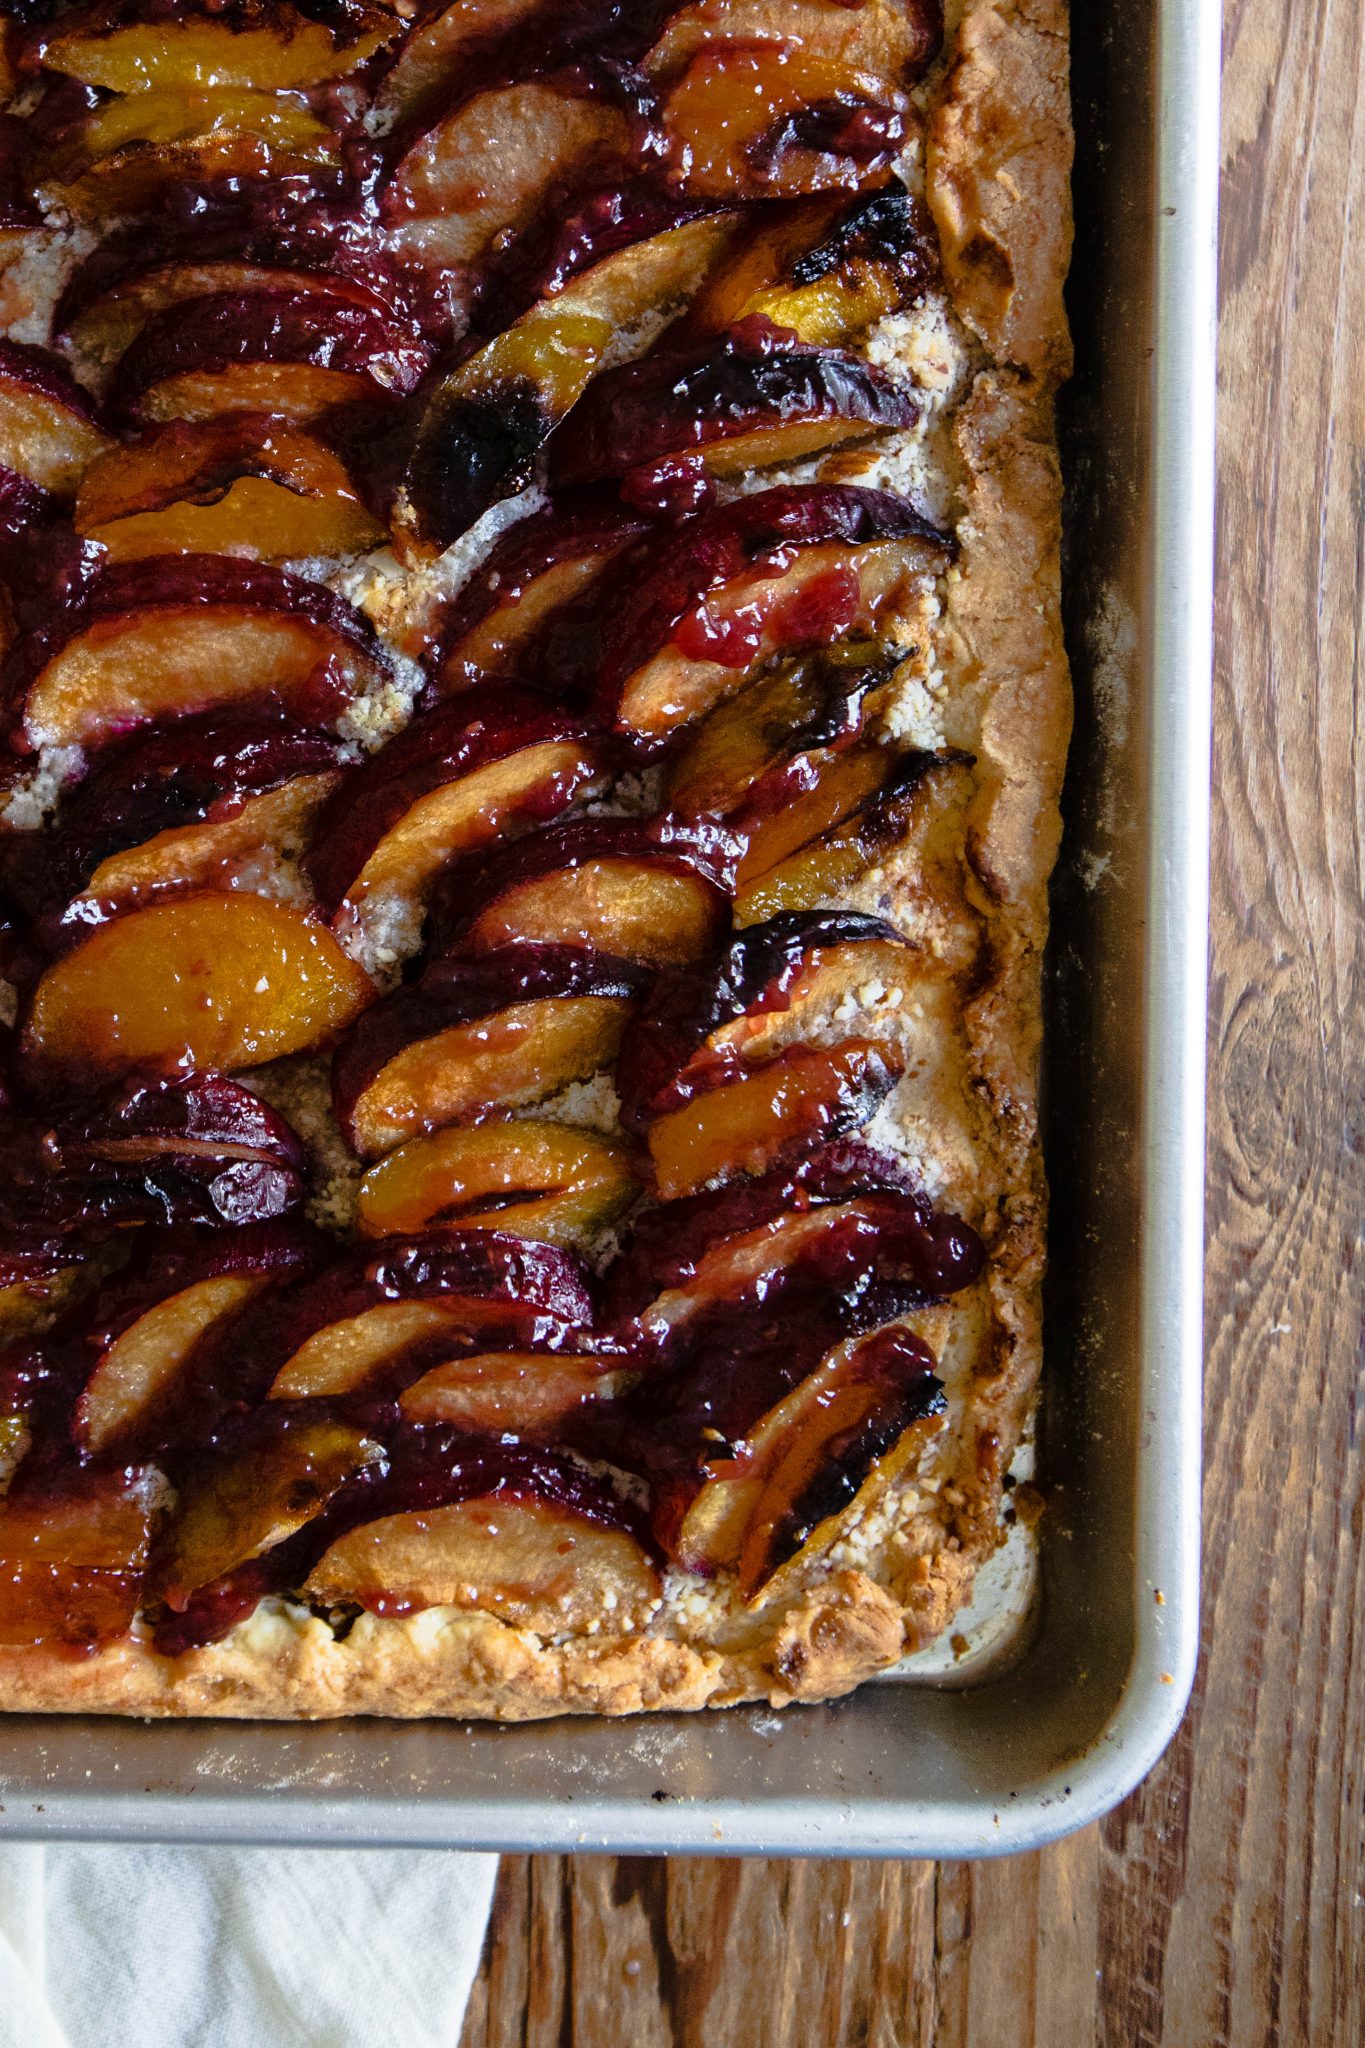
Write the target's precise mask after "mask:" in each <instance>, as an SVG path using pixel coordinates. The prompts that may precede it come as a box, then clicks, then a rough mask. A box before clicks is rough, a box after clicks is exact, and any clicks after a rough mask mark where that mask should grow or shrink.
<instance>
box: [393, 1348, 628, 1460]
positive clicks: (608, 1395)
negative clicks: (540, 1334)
mask: <svg viewBox="0 0 1365 2048" xmlns="http://www.w3.org/2000/svg"><path fill="white" fill-rule="evenodd" d="M634 1377H635V1375H634V1374H633V1373H630V1372H624V1371H622V1370H621V1369H620V1360H619V1359H615V1358H610V1357H608V1358H585V1357H583V1356H581V1355H579V1354H577V1353H573V1352H565V1351H559V1352H544V1351H484V1352H478V1353H476V1354H475V1355H474V1356H473V1357H472V1358H452V1359H450V1360H448V1361H447V1362H446V1363H445V1364H443V1365H437V1366H433V1368H432V1370H431V1371H430V1372H428V1373H424V1374H423V1375H422V1377H421V1379H419V1380H416V1381H414V1383H413V1385H412V1386H410V1387H408V1388H407V1389H406V1390H405V1391H404V1393H403V1394H402V1395H401V1396H400V1397H399V1402H398V1405H399V1407H400V1408H401V1409H402V1411H403V1413H404V1415H406V1416H407V1417H408V1419H409V1421H411V1422H419V1423H444V1424H446V1425H447V1426H449V1427H451V1428H454V1429H462V1430H469V1431H470V1432H471V1433H473V1434H474V1435H478V1436H519V1437H530V1438H533V1439H534V1438H537V1437H539V1438H547V1437H552V1436H553V1435H554V1434H555V1432H556V1431H557V1430H560V1429H562V1428H563V1426H564V1425H565V1423H568V1422H572V1421H573V1420H575V1419H576V1418H577V1417H579V1416H581V1415H582V1414H583V1412H584V1410H585V1409H587V1408H590V1407H591V1406H592V1405H593V1404H594V1403H595V1402H598V1401H607V1400H611V1399H613V1398H614V1397H615V1396H616V1395H617V1394H619V1393H621V1392H623V1391H624V1389H625V1388H626V1387H627V1386H629V1385H630V1384H631V1383H632V1382H633V1380H634Z"/></svg>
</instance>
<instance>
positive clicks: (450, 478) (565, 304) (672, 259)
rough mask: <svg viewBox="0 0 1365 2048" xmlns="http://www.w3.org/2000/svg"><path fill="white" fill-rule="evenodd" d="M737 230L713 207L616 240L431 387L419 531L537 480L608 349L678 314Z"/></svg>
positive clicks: (417, 477)
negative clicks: (544, 455) (542, 452)
mask: <svg viewBox="0 0 1365 2048" xmlns="http://www.w3.org/2000/svg"><path fill="white" fill-rule="evenodd" d="M734 234H735V217H734V216H733V215H731V214H721V213H711V214H704V215H702V216H701V217H700V218H698V219H696V220H689V221H684V222H683V223H682V224H681V225H680V226H677V227H672V228H668V229H666V230H665V231H664V232H663V233H662V234H658V235H651V236H649V237H648V238H647V239H645V240H644V241H640V242H634V243H630V244H628V245H627V247H625V248H624V249H617V250H615V251H613V252H612V253H611V254H610V255H607V256H604V257H603V258H602V259H601V261H600V262H598V263H595V264H593V265H592V266H591V268H590V269H588V270H586V271H585V272H584V273H583V274H582V275H581V276H579V277H576V278H574V279H573V280H572V281H571V282H570V283H568V284H567V285H565V286H564V288H563V289H562V290H561V291H558V292H556V293H554V294H553V296H551V297H547V298H544V299H542V300H540V302H539V303H538V304H537V305H535V306H533V307H532V308H531V310H530V311H529V312H528V313H524V314H523V315H522V316H521V318H520V319H519V320H517V321H515V322H514V323H513V325H512V326H510V327H507V328H505V329H504V330H503V332H502V333H501V334H499V335H497V336H496V337H495V338H494V339H493V340H492V341H490V342H487V343H485V345H484V347H483V348H481V349H478V350H476V351H475V353H474V354H473V355H472V356H469V357H468V358H467V359H466V360H465V361H464V362H463V363H461V365H460V366H459V368H458V369H457V370H455V371H454V372H453V373H452V374H451V375H450V376H449V377H447V378H446V380H445V381H444V383H443V384H441V385H440V386H439V388H438V389H437V390H436V392H435V393H434V394H433V396H432V399H431V403H430V405H429V407H428V410H427V412H426V415H425V417H424V420H423V423H422V428H421V431H420V434H419V436H418V440H417V446H416V448H415V450H414V452H413V459H412V464H411V467H410V469H409V472H408V486H407V487H408V499H409V503H410V505H411V506H412V508H413V511H414V514H415V531H416V532H417V533H418V534H419V535H420V536H421V537H423V538H425V539H427V540H430V541H433V542H446V541H450V540H453V539H454V538H455V537H456V535H457V534H460V533H463V532H464V530H465V528H466V527H468V526H471V525H472V524H473V522H474V521H475V520H476V519H477V518H478V517H479V515H480V513H482V512H483V511H485V510H486V508H487V507H488V506H489V505H491V504H492V503H493V502H494V501H495V500H496V499H498V498H503V497H506V496H507V495H508V494H509V493H510V492H512V491H515V490H520V489H521V488H522V487H523V486H524V485H525V484H526V483H527V482H529V480H530V476H531V467H532V463H533V461H534V458H535V455H536V453H537V451H538V450H539V448H540V447H541V445H542V443H543V442H544V441H545V440H546V438H547V437H548V435H549V434H550V432H551V431H552V429H553V428H554V427H556V426H557V425H558V423H559V422H560V421H561V420H563V419H564V417H565V415H566V414H567V413H568V412H569V410H570V408H571V407H572V406H574V405H576V404H577V403H578V401H579V400H580V399H581V397H582V395H583V393H584V391H585V390H586V389H587V387H588V384H589V383H590V381H591V380H592V378H593V377H594V376H596V374H597V372H598V370H599V369H600V367H601V364H602V360H603V357H604V356H605V355H606V353H607V351H608V350H609V349H611V348H612V347H613V346H614V345H619V342H620V337H621V335H622V334H623V333H628V332H629V331H630V330H631V329H632V328H635V327H638V326H639V325H640V323H641V322H642V321H643V320H645V319H646V318H647V317H648V316H655V317H658V316H661V315H663V314H664V313H666V312H667V311H668V310H670V309H672V310H676V311H678V312H680V311H681V310H682V309H683V307H684V306H685V304H686V302H687V299H688V298H689V297H690V296H691V293H692V292H693V291H695V290H696V289H697V287H698V286H699V285H700V284H701V282H702V280H703V279H704V278H705V277H706V275H707V273H708V271H709V270H710V268H711V266H712V265H713V264H714V263H715V262H716V261H717V260H718V258H719V257H720V255H721V254H722V252H723V251H724V249H725V248H726V247H727V246H728V245H729V243H730V242H731V241H732V240H733V238H734Z"/></svg>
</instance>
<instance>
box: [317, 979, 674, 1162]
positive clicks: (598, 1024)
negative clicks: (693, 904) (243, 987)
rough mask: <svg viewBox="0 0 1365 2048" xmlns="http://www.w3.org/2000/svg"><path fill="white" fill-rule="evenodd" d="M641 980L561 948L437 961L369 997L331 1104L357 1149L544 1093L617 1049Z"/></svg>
mask: <svg viewBox="0 0 1365 2048" xmlns="http://www.w3.org/2000/svg"><path fill="white" fill-rule="evenodd" d="M641 981H642V977H641V975H640V974H639V972H638V971H637V970H636V969H634V968H632V967H630V966H629V965H628V964H627V963H625V962H624V961H620V960H606V959H600V958H598V957H597V956H595V955H593V954H591V953H586V952H582V951H574V950H572V949H570V948H568V947H563V946H507V947H504V948H503V949H502V950H501V951H500V952H497V953H491V954H489V955H487V956H486V957H485V958H483V959H479V960H467V959H453V960H443V961H437V962H436V963H435V965H434V966H432V967H430V968H429V969H428V970H427V973H426V975H425V976H424V977H423V979H422V981H421V982H420V983H418V985H417V986H416V987H415V988H406V989H400V990H398V991H397V993H396V994H394V995H392V996H389V997H387V998H386V999H385V1000H384V1001H383V1002H381V1003H376V1004H375V1006H374V1008H373V1010H372V1011H371V1012H370V1014H369V1015H368V1016H367V1017H365V1018H363V1019H362V1020H361V1021H360V1022H359V1023H358V1024H357V1025H356V1026H355V1028H354V1029H353V1030H351V1031H349V1032H347V1034H346V1037H345V1038H344V1039H343V1041H342V1043H341V1045H340V1046H339V1047H338V1049H337V1053H336V1056H335V1058H334V1059H333V1062H332V1101H333V1104H334V1107H335V1109H336V1116H337V1121H338V1123H339V1124H340V1125H341V1128H342V1130H343V1132H344V1133H345V1135H346V1138H347V1141H348V1143H349V1144H350V1145H351V1146H352V1147H353V1149H354V1150H355V1151H357V1152H358V1153H359V1154H360V1155H361V1157H362V1158H367V1159H371V1158H375V1157H376V1156H377V1155H378V1154H379V1153H381V1152H388V1151H391V1150H392V1149H393V1147H394V1146H395V1145H401V1144H403V1143H404V1142H405V1141H406V1140H407V1139H409V1138H415V1137H419V1136H421V1135H422V1134H423V1133H424V1132H428V1131H433V1130H438V1129H440V1128H441V1127H442V1126H443V1125H446V1124H451V1123H468V1122H472V1121H474V1120H476V1119H477V1118H478V1117H480V1116H481V1115H487V1114H489V1113H490V1112H491V1111H494V1110H497V1109H510V1108H516V1107H519V1106H521V1105H523V1104H526V1103H531V1102H538V1101H542V1100H543V1099H544V1098H545V1097H546V1096H547V1095H553V1094H555V1093H556V1092H557V1091H558V1090H559V1089H560V1088H562V1087H564V1086H565V1085H566V1084H567V1083H568V1082H570V1081H582V1080H586V1079H587V1077H588V1076H589V1075H590V1074H594V1073H596V1072H597V1071H598V1070H599V1069H600V1068H602V1067H605V1066H609V1065H610V1064H611V1062H612V1061H613V1060H614V1059H615V1057H616V1051H617V1047H618V1045H619V1044H620V1039H621V1032H622V1030H623V1028H624V1026H625V1020H626V1017H627V1015H628V1014H629V1012H630V1008H631V1006H632V1004H633V1003H634V1001H635V998H636V996H637V995H638V994H639V991H640V987H641Z"/></svg>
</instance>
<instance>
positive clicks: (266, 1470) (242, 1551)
mask: <svg viewBox="0 0 1365 2048" xmlns="http://www.w3.org/2000/svg"><path fill="white" fill-rule="evenodd" d="M383 1456H384V1453H383V1450H382V1449H381V1447H380V1445H378V1444H377V1443H375V1442H373V1441H372V1440H371V1439H370V1438H368V1437H366V1436H364V1435H363V1434H362V1433H361V1432H360V1431H359V1430H358V1429H352V1428H351V1427H349V1425H348V1424H346V1423H343V1422H333V1421H331V1420H329V1419H326V1418H314V1417H310V1416H306V1415H305V1416H304V1417H302V1418H300V1417H294V1416H291V1417H290V1418H289V1426H288V1427H277V1428H274V1429H273V1430H271V1431H270V1432H268V1433H263V1434H262V1437H261V1440H260V1441H258V1442H249V1443H248V1444H247V1445H245V1446H244V1447H242V1448H240V1449H238V1450H237V1451H235V1452H233V1453H230V1454H229V1455H227V1456H225V1457H223V1458H222V1459H220V1460H215V1461H214V1462H213V1463H211V1464H209V1465H207V1466H205V1467H204V1468H202V1469H201V1470H200V1471H199V1472H198V1473H197V1474H196V1475H195V1477H194V1479H193V1480H192V1481H191V1482H190V1483H189V1484H188V1485H187V1486H186V1487H185V1488H184V1490H183V1491H182V1492H181V1494H180V1498H179V1500H178V1501H177V1503H176V1507H175V1511H174V1513H173V1514H172V1516H171V1520H170V1522H169V1524H168V1526H167V1528H166V1529H165V1530H164V1531H163V1533H162V1536H161V1539H160V1541H159V1542H158V1544H157V1548H156V1555H155V1557H154V1558H153V1560H152V1567H151V1571H150V1573H149V1577H148V1583H149V1588H150V1590H151V1591H152V1592H153V1593H154V1594H155V1596H156V1597H157V1598H159V1599H162V1600H165V1601H166V1603H167V1604H168V1606H170V1607H173V1608H183V1607H184V1606H185V1605H186V1604H187V1603H188V1601H189V1598H190V1595H191V1594H192V1593H194V1592H196V1591H197V1590H198V1589H199V1587H201V1586H207V1585H209V1584H210V1583H211V1582H212V1581H213V1580H214V1579H219V1578H222V1576H223V1575H224V1573H225V1572H230V1571H233V1570H235V1568H236V1567H237V1566H238V1565H242V1564H246V1563H247V1562H248V1561H249V1560H250V1559H252V1558H255V1557H260V1556H261V1554H262V1553H263V1552H264V1551H267V1550H272V1549H274V1547H275V1545H276V1544H278V1543H282V1542H283V1541H284V1540H285V1538H286V1537H288V1536H292V1535H293V1534H294V1532H295V1531H296V1530H298V1529H301V1528H302V1527H303V1526H304V1524H305V1522H310V1521H311V1520H312V1519H313V1517H314V1515H316V1514H318V1513H319V1512H320V1511H321V1510H322V1509H323V1508H324V1507H325V1506H326V1505H327V1502H328V1501H329V1500H330V1499H331V1498H332V1497H333V1495H334V1494H336V1493H337V1492H338V1491H339V1490H340V1488H341V1487H343V1486H344V1485H345V1484H346V1482H347V1480H349V1479H354V1478H355V1476H356V1474H357V1473H359V1472H363V1471H365V1470H366V1469H367V1468H369V1467H371V1466H375V1465H378V1464H380V1463H381V1462H382V1460H383Z"/></svg>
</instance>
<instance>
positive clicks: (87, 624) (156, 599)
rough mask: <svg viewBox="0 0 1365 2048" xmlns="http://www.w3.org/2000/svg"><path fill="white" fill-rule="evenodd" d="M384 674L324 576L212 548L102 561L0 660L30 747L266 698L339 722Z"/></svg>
mask: <svg viewBox="0 0 1365 2048" xmlns="http://www.w3.org/2000/svg"><path fill="white" fill-rule="evenodd" d="M385 673H386V664H385V659H384V657H383V655H382V653H381V651H380V648H379V646H378V643H377V641H376V640H375V638H374V635H373V633H372V632H371V631H370V629H369V628H368V626H367V625H366V623H365V622H364V621H363V620H362V619H361V618H360V616H359V614H357V613H355V612H353V611H352V610H351V608H350V607H349V606H348V605H346V604H345V603H343V602H342V601H341V600H340V599H338V598H336V597H334V596H333V595H332V593H331V592H330V591H328V590H326V589H325V588H324V587H323V586H322V585H320V584H316V583H306V582H304V581H303V580H302V579H300V578H298V577H291V576H287V575H284V574H283V573H282V572H281V571H279V570H277V569H273V568H269V567H267V566H266V565H265V564H264V563H257V562H242V561H237V560H235V559H234V558H233V557H231V556H221V555H168V556H151V557H148V558H147V559H146V560H145V561H140V562H127V563H120V564H117V565H115V566H111V567H109V568H107V569H105V570H103V571H102V572H101V574H100V575H99V576H98V577H97V578H96V579H95V580H94V581H93V582H92V583H90V584H88V585H87V586H85V588H84V589H83V590H81V591H80V593H79V594H78V595H77V597H76V598H75V599H74V600H73V602H72V603H71V604H70V605H69V606H68V607H67V608H66V609H65V610H63V611H61V612H59V613H57V614H56V615H55V616H54V617H52V618H51V619H49V620H48V621H47V622H46V623H45V624H44V626H43V628H42V629H41V631H39V632H36V633H33V634H31V635H29V636H28V637H27V638H26V639H25V640H22V641H20V642H19V643H18V644H17V645H16V647H15V648H14V649H13V650H12V652H11V655H10V657H9V659H8V661H7V663H6V668H5V676H6V681H7V683H8V686H9V688H10V689H11V690H12V691H13V693H14V695H15V696H16V697H21V698H22V701H23V706H24V725H23V737H24V738H25V739H26V740H27V742H28V743H29V745H31V746H32V747H35V748H37V747H42V746H59V747H69V746H91V745H97V744H99V743H100V742H101V741H103V740H106V739H109V738H112V737H114V736H115V735H116V734H122V733H125V732H127V731H129V730H130V729H132V728H133V727H135V726H137V725H142V724H147V723H150V722H152V721H154V720H157V719H160V718H166V717H174V716H179V715H183V714H186V713H191V712H198V711H206V710H210V709H212V708H214V707H216V706H228V705H232V704H240V703H243V702H250V701H253V700H255V701H257V702H259V701H261V700H263V699H267V698H270V697H275V698H278V699H281V700H283V701H284V702H285V703H287V704H289V705H290V706H291V708H292V709H294V710H295V711H296V712H300V713H302V714H303V715H304V716H305V718H308V717H312V718H322V719H327V718H335V717H337V716H338V715H339V713H340V712H341V711H342V709H343V708H344V707H345V705H346V703H347V702H348V701H349V700H350V698H351V697H353V696H355V695H356V694H358V693H359V692H360V691H362V690H364V689H366V688H367V687H369V686H370V685H372V684H374V683H375V682H377V681H379V679H380V678H381V677H382V676H383V675H384V674H385Z"/></svg>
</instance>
